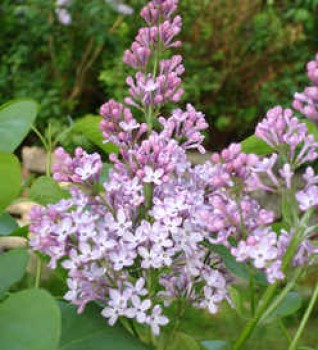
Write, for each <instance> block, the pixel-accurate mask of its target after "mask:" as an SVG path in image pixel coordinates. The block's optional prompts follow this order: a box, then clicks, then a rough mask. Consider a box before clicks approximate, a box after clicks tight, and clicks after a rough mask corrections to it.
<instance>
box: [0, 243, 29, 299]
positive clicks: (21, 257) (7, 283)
mask: <svg viewBox="0 0 318 350" xmlns="http://www.w3.org/2000/svg"><path fill="white" fill-rule="evenodd" d="M28 260H29V255H28V253H27V251H26V250H23V249H16V250H11V251H9V252H7V253H4V254H1V255H0V297H1V296H2V295H3V294H4V293H5V292H6V291H7V290H9V288H10V287H11V286H12V285H13V284H14V283H16V282H19V281H20V280H21V279H22V277H23V276H24V274H25V269H26V266H27V263H28Z"/></svg>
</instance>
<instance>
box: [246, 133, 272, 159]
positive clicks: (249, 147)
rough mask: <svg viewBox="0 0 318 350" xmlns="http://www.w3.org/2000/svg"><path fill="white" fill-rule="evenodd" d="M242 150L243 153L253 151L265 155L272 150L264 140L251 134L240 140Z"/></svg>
mask: <svg viewBox="0 0 318 350" xmlns="http://www.w3.org/2000/svg"><path fill="white" fill-rule="evenodd" d="M241 146H242V151H243V152H245V153H253V154H257V155H259V156H266V155H268V154H271V153H272V152H273V148H272V147H270V146H269V145H268V144H267V143H266V142H265V141H263V140H261V139H259V138H257V137H256V136H255V135H252V136H250V137H248V138H247V139H245V140H244V141H242V142H241Z"/></svg>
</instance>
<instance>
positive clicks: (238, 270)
mask: <svg viewBox="0 0 318 350" xmlns="http://www.w3.org/2000/svg"><path fill="white" fill-rule="evenodd" d="M211 249H213V250H214V251H215V252H216V253H218V254H219V255H220V257H221V258H222V260H223V262H224V264H225V266H226V267H227V269H228V270H229V271H230V272H232V273H233V274H234V275H236V276H238V277H240V278H242V279H245V280H249V278H250V274H249V267H248V266H247V264H246V263H244V262H237V261H236V260H235V258H234V256H233V255H232V254H231V253H230V252H229V250H228V249H227V248H226V247H224V246H222V245H213V246H211ZM253 272H254V278H255V282H256V283H258V284H260V285H263V286H267V285H268V282H267V279H266V277H265V275H264V273H263V272H261V271H260V270H258V269H256V268H254V267H253Z"/></svg>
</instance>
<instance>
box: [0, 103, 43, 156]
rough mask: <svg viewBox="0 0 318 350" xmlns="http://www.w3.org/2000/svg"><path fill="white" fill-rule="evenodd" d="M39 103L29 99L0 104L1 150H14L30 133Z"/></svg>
mask: <svg viewBox="0 0 318 350" xmlns="http://www.w3.org/2000/svg"><path fill="white" fill-rule="evenodd" d="M37 112H38V104H37V103H36V102H35V101H33V100H29V99H19V100H13V101H9V102H8V103H6V104H4V105H2V106H0V151H4V152H13V151H14V150H15V149H16V148H17V147H18V146H19V145H20V143H21V142H22V141H23V139H24V138H25V136H26V135H27V134H28V132H29V130H30V128H31V126H32V124H33V123H34V120H35V118H36V114H37Z"/></svg>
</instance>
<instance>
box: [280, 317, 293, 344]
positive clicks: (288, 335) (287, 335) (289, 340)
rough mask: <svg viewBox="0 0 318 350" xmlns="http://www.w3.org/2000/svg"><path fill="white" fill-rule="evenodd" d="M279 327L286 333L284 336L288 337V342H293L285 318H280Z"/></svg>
mask: <svg viewBox="0 0 318 350" xmlns="http://www.w3.org/2000/svg"><path fill="white" fill-rule="evenodd" d="M279 327H280V329H281V331H282V333H283V334H284V336H285V337H286V339H287V341H288V344H290V343H291V342H292V339H291V336H290V334H289V332H288V329H286V327H285V325H284V322H283V320H279Z"/></svg>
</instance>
